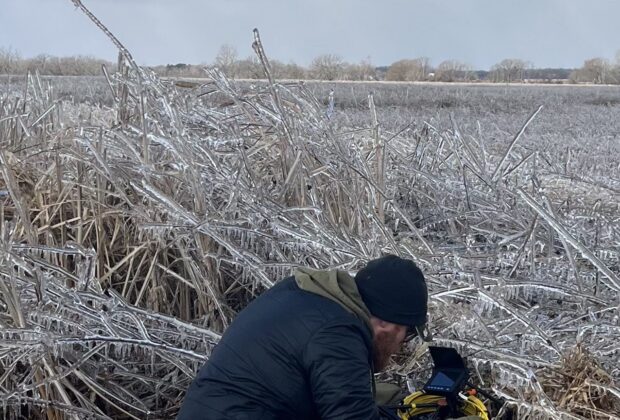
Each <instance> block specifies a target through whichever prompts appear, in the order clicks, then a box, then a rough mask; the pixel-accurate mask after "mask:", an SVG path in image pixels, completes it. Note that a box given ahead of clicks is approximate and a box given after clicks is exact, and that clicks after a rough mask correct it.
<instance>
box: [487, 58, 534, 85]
mask: <svg viewBox="0 0 620 420" xmlns="http://www.w3.org/2000/svg"><path fill="white" fill-rule="evenodd" d="M530 67H532V65H531V63H529V62H527V61H524V60H521V59H518V58H507V59H505V60H502V61H500V62H499V63H497V64H495V65H494V66H493V67H491V74H490V78H491V80H492V81H493V82H505V83H512V82H522V81H523V74H524V72H525V70H526V69H528V68H530Z"/></svg>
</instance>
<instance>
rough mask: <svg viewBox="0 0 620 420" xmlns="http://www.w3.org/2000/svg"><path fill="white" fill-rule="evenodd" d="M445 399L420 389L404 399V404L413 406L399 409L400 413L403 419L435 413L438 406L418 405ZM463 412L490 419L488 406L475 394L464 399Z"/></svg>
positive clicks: (486, 419)
mask: <svg viewBox="0 0 620 420" xmlns="http://www.w3.org/2000/svg"><path fill="white" fill-rule="evenodd" d="M443 399H445V398H444V397H441V396H439V395H432V394H426V393H424V392H421V391H418V392H414V393H413V394H410V395H408V396H407V397H405V399H404V400H403V405H411V408H408V409H406V410H404V411H403V410H399V411H398V415H399V417H400V418H401V419H402V420H410V419H411V418H413V417H415V416H420V415H422V414H429V413H434V412H435V411H437V408H436V407H418V405H422V404H438V403H439V401H441V400H443ZM461 412H462V414H464V415H466V416H478V417H480V418H481V419H482V420H489V413H488V411H487V408H486V407H485V406H484V404H483V403H482V401H480V400H479V399H478V398H476V397H474V396H473V395H469V396H468V397H467V400H464V401H463V406H462V407H461Z"/></svg>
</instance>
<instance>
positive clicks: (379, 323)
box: [370, 316, 393, 331]
mask: <svg viewBox="0 0 620 420" xmlns="http://www.w3.org/2000/svg"><path fill="white" fill-rule="evenodd" d="M370 323H371V324H372V326H373V328H374V329H375V330H376V331H388V330H390V328H391V326H392V325H393V324H392V323H390V322H387V321H384V320H382V319H381V318H377V317H375V316H372V317H370Z"/></svg>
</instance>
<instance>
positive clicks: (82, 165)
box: [0, 64, 620, 419]
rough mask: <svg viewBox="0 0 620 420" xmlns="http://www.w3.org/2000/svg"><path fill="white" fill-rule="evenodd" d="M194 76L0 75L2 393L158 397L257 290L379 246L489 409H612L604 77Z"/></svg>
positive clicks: (612, 180) (404, 364) (611, 151)
mask: <svg viewBox="0 0 620 420" xmlns="http://www.w3.org/2000/svg"><path fill="white" fill-rule="evenodd" d="M208 76H209V78H210V81H209V82H206V83H204V84H201V85H199V86H197V87H195V88H193V89H182V88H179V87H177V86H175V83H174V82H172V81H167V80H161V79H159V78H157V77H156V76H155V75H153V74H152V73H150V72H149V71H146V70H143V69H139V68H137V67H132V66H130V65H129V64H128V65H127V67H126V68H125V69H124V71H123V72H122V73H116V74H112V75H110V80H109V82H108V80H106V79H105V78H100V79H88V80H85V81H78V80H79V79H70V80H71V82H70V83H69V84H67V85H64V86H65V87H63V88H62V89H61V88H55V87H54V86H55V84H56V83H66V80H62V81H59V80H55V79H54V80H51V82H50V83H49V84H48V83H46V80H45V79H42V78H38V77H36V75H31V76H30V77H29V78H28V79H27V80H24V81H22V82H20V83H21V84H16V83H15V82H12V83H11V88H10V89H8V88H7V87H8V85H9V84H8V83H6V84H4V85H3V86H4V87H5V89H4V91H3V92H2V93H1V96H0V165H1V166H0V169H1V173H2V176H1V177H0V238H1V239H0V260H1V261H2V263H1V264H0V280H1V282H0V325H1V326H2V329H1V331H0V336H1V340H0V400H1V401H2V403H3V407H4V408H0V411H4V414H5V415H7V416H8V417H11V416H13V417H16V418H17V417H18V416H17V413H18V411H20V410H21V411H22V413H25V415H28V416H37V415H38V416H41V417H45V416H47V417H48V418H64V417H67V418H72V417H79V418H83V417H84V416H91V417H96V418H107V417H115V418H119V417H123V418H168V417H172V416H174V414H175V413H176V410H177V409H178V407H179V404H180V402H181V401H182V398H183V395H184V391H185V389H186V388H187V386H188V385H189V382H190V381H191V379H192V378H193V376H194V374H195V373H196V371H197V370H198V368H199V367H200V365H201V364H202V363H204V361H205V360H207V359H208V356H209V352H210V350H211V348H212V347H213V345H215V344H216V343H217V341H218V338H219V334H220V333H221V332H222V331H223V330H224V329H225V328H226V327H227V326H228V325H229V323H230V322H231V320H232V319H233V318H234V316H235V314H236V313H237V312H238V311H239V310H241V309H242V308H243V307H244V305H246V304H247V302H248V301H249V300H250V299H252V297H254V296H255V295H256V294H257V293H260V292H261V291H263V290H265V288H268V287H270V286H271V285H272V284H273V282H274V281H277V280H278V279H280V278H282V277H283V276H286V275H287V274H289V273H290V272H291V270H292V268H294V267H295V266H298V265H310V266H313V267H322V268H325V267H338V268H341V269H344V270H356V269H357V268H359V267H360V266H361V265H363V263H364V262H365V261H366V260H368V259H369V258H372V257H375V256H378V255H380V254H382V253H386V252H391V253H396V254H400V255H402V256H405V257H409V258H412V259H414V260H415V261H416V262H417V263H418V264H419V265H420V266H421V267H422V268H423V270H424V271H425V273H426V275H427V278H428V284H429V288H430V291H431V313H430V317H431V324H432V326H433V329H434V333H435V336H436V342H437V343H438V344H440V345H447V346H452V347H455V348H457V349H459V350H460V351H461V352H462V353H463V354H464V355H465V356H468V359H469V363H470V364H471V366H472V368H473V372H474V376H475V377H474V381H475V382H476V383H479V384H481V385H482V386H483V387H486V388H489V389H492V390H493V391H494V392H495V393H496V394H498V395H499V396H501V397H503V398H505V399H506V401H507V403H506V406H505V407H504V411H505V410H508V409H510V410H514V412H515V413H516V415H517V417H519V418H596V419H599V418H600V419H604V418H614V416H618V415H620V388H619V386H618V381H619V380H620V369H619V367H618V357H619V355H620V346H619V344H618V343H619V342H620V341H619V340H620V320H619V317H620V314H619V309H618V308H619V298H620V280H619V279H618V276H619V274H620V254H619V247H618V245H619V242H620V211H619V208H618V207H619V205H620V204H619V202H620V200H619V198H620V141H619V139H618V135H619V133H620V126H619V125H620V123H619V122H618V121H619V120H620V119H618V118H617V116H618V112H619V111H620V107H619V106H618V98H619V96H620V94H619V91H618V89H617V88H597V87H591V88H568V87H555V86H554V87H549V88H544V87H530V86H523V87H520V86H519V87H517V86H497V87H495V86H446V85H441V86H437V87H434V86H427V85H423V86H419V85H411V86H402V85H387V84H386V85H381V84H376V85H373V84H368V85H357V84H356V85H354V86H353V85H349V84H333V85H329V84H318V83H316V84H312V83H304V84H297V83H283V84H279V83H277V82H276V83H274V84H270V83H265V82H261V83H250V82H242V83H237V82H234V81H231V80H228V79H227V78H226V77H225V76H224V75H223V74H221V73H219V72H217V71H210V73H209V74H208ZM93 80H96V83H100V84H101V86H102V88H101V89H99V88H97V87H96V83H93ZM76 82H77V83H76ZM16 86H19V88H16ZM332 88H333V89H334V97H335V104H336V107H335V112H334V113H333V114H332V115H331V117H330V118H328V117H327V116H326V108H327V107H326V102H325V101H326V99H327V96H328V92H329V89H332ZM63 89H64V92H67V93H68V94H69V95H73V99H71V98H68V97H65V96H62V97H61V96H58V95H59V92H62V91H63ZM82 89H86V91H87V92H88V93H87V94H86V95H84V94H82V93H81V92H82ZM62 95H64V94H62ZM369 95H371V96H372V103H373V104H374V105H375V107H376V123H378V124H376V123H375V119H374V117H373V116H372V115H371V112H370V111H369ZM317 97H318V98H325V100H323V99H321V100H317V99H316V98H317ZM75 98H80V99H78V100H76V99H75ZM540 105H543V108H542V110H540V112H538V114H537V115H535V117H534V118H533V120H532V121H531V122H530V123H529V125H527V124H526V125H527V127H526V128H524V124H525V123H526V121H528V118H530V116H532V115H533V114H534V112H535V111H537V110H538V107H539V106H540ZM522 129H524V130H522ZM521 131H523V132H522V134H521V135H518V134H517V133H520V132H521ZM416 346H417V347H415V348H410V349H408V351H406V352H404V354H402V355H401V356H400V357H399V358H398V363H397V364H396V365H395V366H394V367H393V368H392V369H391V370H390V372H388V374H386V375H384V376H385V377H388V378H389V379H392V380H395V381H403V382H404V381H408V384H409V385H410V386H416V385H419V384H420V381H422V380H423V379H424V378H421V377H419V376H418V375H417V374H418V373H419V372H422V371H424V369H426V368H427V367H428V361H427V360H426V358H425V357H424V356H423V355H422V354H423V352H422V351H421V350H422V349H423V348H422V347H421V346H422V344H420V343H416Z"/></svg>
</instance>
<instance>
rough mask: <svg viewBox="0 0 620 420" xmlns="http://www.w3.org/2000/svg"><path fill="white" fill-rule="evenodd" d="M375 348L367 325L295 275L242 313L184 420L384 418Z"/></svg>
mask: <svg viewBox="0 0 620 420" xmlns="http://www.w3.org/2000/svg"><path fill="white" fill-rule="evenodd" d="M371 343H372V339H371V333H370V330H369V329H368V327H367V326H366V325H365V323H364V322H362V321H361V320H360V319H358V318H357V317H355V316H354V315H353V314H351V313H349V312H348V311H346V310H345V309H344V308H343V307H342V306H341V305H339V304H338V303H336V302H333V301H331V300H329V299H327V298H324V297H322V296H319V295H316V294H314V293H311V292H307V291H304V290H302V289H300V288H299V287H298V286H297V284H296V283H295V280H294V278H293V277H289V278H287V279H285V280H282V281H281V282H280V283H278V284H277V285H275V286H274V287H272V288H271V289H269V290H268V291H266V292H264V293H263V294H262V295H260V296H259V297H258V298H257V299H255V300H254V301H253V302H252V303H251V304H250V305H248V307H247V308H246V309H244V310H243V311H242V312H240V313H239V315H238V316H237V318H236V319H235V320H234V322H233V323H232V324H231V325H230V327H229V328H228V329H227V330H226V333H225V334H224V335H223V337H222V339H221V341H220V342H219V343H218V345H217V346H216V348H215V349H214V351H213V354H212V355H211V357H210V359H209V361H208V362H207V363H206V364H205V366H203V368H202V369H201V370H200V372H199V373H198V375H197V377H196V379H195V380H194V382H193V383H192V384H191V386H190V387H189V389H188V392H187V395H186V397H185V400H184V402H183V406H182V407H181V411H180V413H179V419H181V420H199V419H209V420H220V419H222V420H223V419H234V420H246V419H247V420H249V419H252V420H254V419H257V420H258V419H270V420H275V419H299V420H302V419H342V420H346V419H356V420H359V419H369V420H373V419H379V414H378V411H377V407H376V405H375V403H374V401H373V395H372V385H371V382H372V379H371V378H372V376H371V375H372V373H371V360H372V355H371V349H372V344H371Z"/></svg>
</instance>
